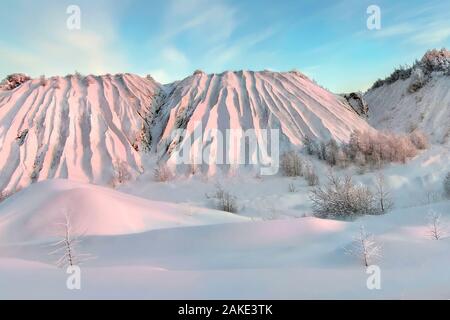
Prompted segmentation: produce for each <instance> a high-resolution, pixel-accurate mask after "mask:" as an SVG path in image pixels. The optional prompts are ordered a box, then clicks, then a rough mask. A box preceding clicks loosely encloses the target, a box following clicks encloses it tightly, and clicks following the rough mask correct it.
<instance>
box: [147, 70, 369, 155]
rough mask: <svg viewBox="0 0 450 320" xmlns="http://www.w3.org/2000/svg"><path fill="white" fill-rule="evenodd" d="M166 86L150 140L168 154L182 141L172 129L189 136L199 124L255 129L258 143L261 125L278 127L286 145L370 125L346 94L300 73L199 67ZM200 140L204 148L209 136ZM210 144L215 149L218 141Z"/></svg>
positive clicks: (338, 136) (340, 137) (342, 138)
mask: <svg viewBox="0 0 450 320" xmlns="http://www.w3.org/2000/svg"><path fill="white" fill-rule="evenodd" d="M167 89H168V95H167V97H166V99H165V102H164V105H163V106H162V107H161V108H160V110H159V112H157V113H156V114H155V117H154V118H153V119H152V122H153V123H160V124H162V125H161V127H159V128H154V129H153V131H152V137H151V140H152V144H153V147H154V148H155V147H157V149H158V150H159V151H160V152H166V151H168V152H169V155H170V151H171V150H173V148H175V147H176V146H177V145H180V144H182V143H183V142H184V140H182V139H180V138H179V137H175V138H173V135H172V134H173V132H174V130H177V129H186V131H187V133H186V136H187V137H189V136H190V135H192V134H193V132H194V131H195V130H196V128H197V127H198V126H199V125H201V126H202V129H203V131H204V132H207V131H208V130H209V129H218V130H220V131H221V132H222V134H224V133H225V130H227V129H240V130H243V131H245V130H247V129H255V133H256V136H257V138H258V143H260V139H261V138H260V136H261V130H263V129H280V139H281V143H282V144H284V145H288V146H299V145H301V144H302V140H303V138H304V137H305V136H309V137H310V138H314V139H318V140H329V139H330V138H334V139H336V140H337V141H347V140H348V139H349V137H350V134H351V132H352V131H354V130H360V131H366V130H370V126H369V125H368V124H367V123H366V122H365V121H364V120H363V119H361V118H360V117H359V116H358V115H357V114H356V113H355V112H354V111H353V110H352V108H351V107H350V106H349V105H348V103H347V102H346V101H345V99H344V98H342V97H339V96H337V95H335V94H332V93H330V92H328V91H327V90H325V89H323V88H321V87H320V86H318V85H317V84H315V83H314V82H312V81H311V80H309V79H308V78H307V77H306V76H304V75H303V74H301V73H300V72H287V73H278V72H270V71H262V72H252V71H238V72H224V73H222V74H211V75H207V74H205V73H202V72H196V73H195V74H194V75H193V76H191V77H188V78H186V79H184V80H182V81H180V82H177V83H175V84H173V85H172V86H171V87H169V88H167ZM158 129H159V131H158ZM184 139H187V138H186V137H185V138H184ZM200 144H203V145H202V147H205V146H206V144H208V145H209V141H201V142H200ZM209 147H210V150H215V149H217V148H218V146H217V144H216V141H213V142H212V143H211V145H209ZM210 157H211V156H210Z"/></svg>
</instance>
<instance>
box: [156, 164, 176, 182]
mask: <svg viewBox="0 0 450 320" xmlns="http://www.w3.org/2000/svg"><path fill="white" fill-rule="evenodd" d="M153 177H154V178H155V181H158V182H166V181H169V180H172V179H173V174H172V171H171V170H170V169H169V167H168V166H167V165H165V164H160V165H158V167H157V168H155V170H154V172H153Z"/></svg>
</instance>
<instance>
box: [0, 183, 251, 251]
mask: <svg viewBox="0 0 450 320" xmlns="http://www.w3.org/2000/svg"><path fill="white" fill-rule="evenodd" d="M66 215H67V216H68V217H69V219H70V222H71V224H72V228H73V230H74V231H75V232H76V233H78V234H79V235H83V236H111V235H124V234H134V233H140V232H144V231H149V230H155V229H164V228H174V227H180V226H191V225H204V224H215V223H227V222H241V221H248V219H247V218H245V217H240V216H237V215H233V214H230V213H226V212H220V211H216V210H211V209H203V208H196V207H191V206H184V205H181V204H172V203H165V202H158V201H150V200H146V199H143V198H139V197H136V196H132V195H128V194H125V193H121V192H119V191H115V190H111V189H109V188H104V187H100V186H94V185H89V184H84V183H76V182H72V181H67V180H51V181H44V182H40V183H37V184H33V185H31V186H30V187H28V188H26V189H25V190H23V191H21V192H19V193H17V194H15V195H14V196H12V197H11V198H9V199H8V200H6V201H5V202H4V203H2V205H1V206H0V243H3V244H4V243H20V242H30V241H31V242H33V241H49V240H51V239H54V238H55V237H57V236H60V233H61V231H62V230H61V226H60V224H61V223H64V222H65V217H66Z"/></svg>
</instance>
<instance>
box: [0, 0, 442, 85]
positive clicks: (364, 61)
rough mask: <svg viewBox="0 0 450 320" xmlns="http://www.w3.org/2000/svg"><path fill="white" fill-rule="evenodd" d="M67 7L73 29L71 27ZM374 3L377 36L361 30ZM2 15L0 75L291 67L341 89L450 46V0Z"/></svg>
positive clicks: (184, 3) (89, 6) (43, 0)
mask: <svg viewBox="0 0 450 320" xmlns="http://www.w3.org/2000/svg"><path fill="white" fill-rule="evenodd" d="M70 5H77V6H78V7H79V8H80V10H81V20H80V21H81V24H80V29H79V30H77V29H76V30H70V29H69V28H68V27H67V20H68V19H69V18H70V17H71V15H70V14H68V13H67V8H68V7H69V6H70ZM370 5H377V6H378V7H379V8H380V12H381V18H380V21H381V28H380V29H379V30H369V28H368V27H367V20H368V18H370V14H368V13H367V8H368V7H369V6H370ZM0 10H1V11H0V78H4V77H5V76H6V75H7V74H11V73H15V72H23V73H27V74H29V75H31V76H33V77H38V76H40V75H47V76H53V75H66V74H69V73H74V72H75V71H77V72H80V73H82V74H105V73H124V72H129V73H136V74H139V75H147V74H150V75H152V76H153V78H155V79H156V80H158V81H159V82H161V83H169V82H172V81H175V80H181V79H183V78H185V77H187V76H189V75H191V74H192V73H193V72H194V71H195V70H197V69H201V70H203V71H205V72H207V73H220V72H223V71H225V70H242V69H244V70H255V71H258V70H266V69H267V70H273V71H289V70H292V69H297V70H300V71H302V72H304V73H305V74H307V75H308V76H309V77H311V78H313V79H314V80H315V81H316V82H317V83H319V84H320V85H322V86H323V87H325V88H327V89H329V90H331V91H333V92H336V93H343V92H349V91H358V90H365V89H367V88H368V87H370V86H371V84H372V83H373V82H374V81H375V80H376V79H378V78H384V77H386V76H387V75H389V74H390V72H392V70H393V69H394V67H396V66H399V65H405V64H411V63H413V62H414V60H415V59H419V58H420V57H422V55H423V54H424V53H425V51H426V50H428V49H431V48H442V47H447V48H450V1H432V0H427V1H423V0H396V1H392V0H371V1H366V0H341V1H339V0H330V1H328V0H315V1H314V0H278V1H266V0H169V1H168V0H161V1H159V0H158V1H157V0H95V1H92V0H90V1H88V0H70V1H66V0H58V1H55V0H40V1H30V0H1V1H0Z"/></svg>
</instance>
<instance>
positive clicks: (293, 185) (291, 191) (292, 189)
mask: <svg viewBox="0 0 450 320" xmlns="http://www.w3.org/2000/svg"><path fill="white" fill-rule="evenodd" d="M288 190H289V192H290V193H296V192H297V188H296V187H295V184H293V183H289V186H288Z"/></svg>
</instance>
